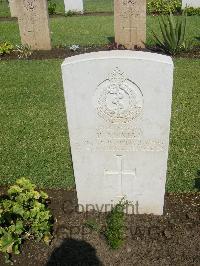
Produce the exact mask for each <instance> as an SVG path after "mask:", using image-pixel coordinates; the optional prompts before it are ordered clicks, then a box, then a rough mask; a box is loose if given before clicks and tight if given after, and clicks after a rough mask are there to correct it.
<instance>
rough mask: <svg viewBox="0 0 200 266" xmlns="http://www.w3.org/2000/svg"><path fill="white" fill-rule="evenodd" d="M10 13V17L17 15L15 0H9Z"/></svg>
mask: <svg viewBox="0 0 200 266" xmlns="http://www.w3.org/2000/svg"><path fill="white" fill-rule="evenodd" d="M9 7H10V15H11V17H17V14H18V13H17V12H18V11H17V8H18V6H17V0H9Z"/></svg>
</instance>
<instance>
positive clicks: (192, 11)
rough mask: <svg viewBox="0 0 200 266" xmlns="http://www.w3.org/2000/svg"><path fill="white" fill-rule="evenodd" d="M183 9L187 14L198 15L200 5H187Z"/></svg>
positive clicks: (199, 13)
mask: <svg viewBox="0 0 200 266" xmlns="http://www.w3.org/2000/svg"><path fill="white" fill-rule="evenodd" d="M185 11H186V12H187V15H188V16H194V15H198V16H200V7H198V8H194V7H187V8H185Z"/></svg>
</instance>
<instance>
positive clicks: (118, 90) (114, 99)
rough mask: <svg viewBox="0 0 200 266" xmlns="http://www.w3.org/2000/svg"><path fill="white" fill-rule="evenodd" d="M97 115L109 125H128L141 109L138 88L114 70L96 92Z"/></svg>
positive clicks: (117, 70)
mask: <svg viewBox="0 0 200 266" xmlns="http://www.w3.org/2000/svg"><path fill="white" fill-rule="evenodd" d="M95 97H96V105H97V114H98V115H99V116H100V117H101V118H103V119H104V120H106V121H107V122H110V123H128V122H130V121H133V120H135V119H136V118H138V117H139V116H140V115H141V113H142V109H143V95H142V92H141V90H140V89H139V87H138V86H137V85H136V84H135V83H134V82H132V81H131V80H129V79H128V78H127V77H126V75H125V74H124V73H122V72H121V71H120V70H119V68H116V69H115V70H114V71H113V72H112V73H111V74H110V75H109V76H108V78H107V79H106V80H104V81H103V82H102V83H101V84H100V85H99V86H98V87H97V90H96V95H95Z"/></svg>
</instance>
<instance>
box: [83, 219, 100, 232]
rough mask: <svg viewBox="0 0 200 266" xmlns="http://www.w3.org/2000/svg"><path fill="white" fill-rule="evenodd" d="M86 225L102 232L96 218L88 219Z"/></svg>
mask: <svg viewBox="0 0 200 266" xmlns="http://www.w3.org/2000/svg"><path fill="white" fill-rule="evenodd" d="M85 226H86V227H88V228H90V229H92V230H94V231H96V232H100V225H99V224H98V223H97V222H96V221H95V220H94V219H88V220H87V221H86V222H85Z"/></svg>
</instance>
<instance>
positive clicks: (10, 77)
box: [0, 58, 200, 192]
mask: <svg viewBox="0 0 200 266" xmlns="http://www.w3.org/2000/svg"><path fill="white" fill-rule="evenodd" d="M61 63H62V60H61V59H51V60H9V61H6V60H5V61H4V60H2V61H1V62H0V73H1V75H0V84H1V86H0V116H1V130H0V165H1V167H0V177H1V178H0V184H8V183H12V182H14V181H15V179H16V178H18V177H21V176H27V177H30V178H31V179H32V181H33V182H34V183H36V184H37V185H38V186H40V187H47V188H50V187H54V188H71V187H73V186H74V177H73V170H72V161H71V153H70V145H69V139H68V133H67V122H66V112H65V106H64V97H63V86H62V78H61V69H60V66H61ZM174 63H175V74H174V80H175V81H174V91H173V105H172V122H171V136H170V139H171V141H170V152H169V163H168V175H167V190H168V191H170V192H185V191H194V190H198V185H197V184H198V182H199V180H200V176H199V170H200V169H199V142H200V136H199V134H200V130H199V107H198V106H199V98H198V95H199V68H200V60H199V59H187V58H177V59H174Z"/></svg>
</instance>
